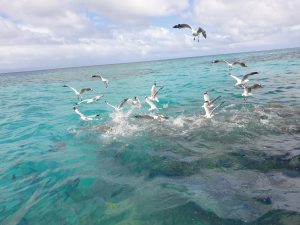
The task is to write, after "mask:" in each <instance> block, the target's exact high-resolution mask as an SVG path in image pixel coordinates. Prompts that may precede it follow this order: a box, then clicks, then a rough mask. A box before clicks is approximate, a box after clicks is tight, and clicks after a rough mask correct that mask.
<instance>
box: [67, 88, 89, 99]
mask: <svg viewBox="0 0 300 225" xmlns="http://www.w3.org/2000/svg"><path fill="white" fill-rule="evenodd" d="M63 87H68V88H70V89H71V90H72V91H74V93H75V95H76V96H77V98H78V99H81V95H82V94H83V93H84V92H87V91H92V89H91V88H82V89H81V90H80V92H79V91H77V90H76V89H75V88H73V87H71V86H68V85H63Z"/></svg>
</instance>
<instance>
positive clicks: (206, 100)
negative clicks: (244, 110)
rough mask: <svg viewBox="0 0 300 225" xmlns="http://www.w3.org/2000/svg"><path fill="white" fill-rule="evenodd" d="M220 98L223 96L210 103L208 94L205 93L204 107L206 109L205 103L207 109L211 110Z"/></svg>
mask: <svg viewBox="0 0 300 225" xmlns="http://www.w3.org/2000/svg"><path fill="white" fill-rule="evenodd" d="M219 98H221V96H218V97H216V98H215V99H213V100H212V101H210V99H209V95H208V93H207V92H205V93H204V95H203V99H204V104H203V106H202V107H203V108H204V105H205V103H207V105H206V107H207V108H209V109H210V108H211V107H212V106H214V102H215V101H217V100H218V99H219Z"/></svg>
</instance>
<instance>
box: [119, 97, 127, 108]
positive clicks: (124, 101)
mask: <svg viewBox="0 0 300 225" xmlns="http://www.w3.org/2000/svg"><path fill="white" fill-rule="evenodd" d="M128 99H129V98H124V99H123V100H122V101H121V103H120V105H119V107H118V108H119V109H121V108H122V107H123V106H124V104H125V103H126V102H127V100H128Z"/></svg>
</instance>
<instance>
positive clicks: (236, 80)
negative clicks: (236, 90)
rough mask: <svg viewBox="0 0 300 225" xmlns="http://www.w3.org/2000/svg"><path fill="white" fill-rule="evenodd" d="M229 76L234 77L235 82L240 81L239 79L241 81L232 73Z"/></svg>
mask: <svg viewBox="0 0 300 225" xmlns="http://www.w3.org/2000/svg"><path fill="white" fill-rule="evenodd" d="M230 76H231V77H232V78H233V79H235V80H236V81H237V82H240V81H241V79H240V78H238V77H236V76H234V75H232V74H230Z"/></svg>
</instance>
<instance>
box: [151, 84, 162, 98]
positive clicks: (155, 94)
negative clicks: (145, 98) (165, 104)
mask: <svg viewBox="0 0 300 225" xmlns="http://www.w3.org/2000/svg"><path fill="white" fill-rule="evenodd" d="M163 88H164V86H161V87H160V88H159V89H158V90H157V91H156V92H155V93H154V95H153V96H152V97H153V98H155V97H156V96H157V94H158V92H159V91H160V90H161V89H163Z"/></svg>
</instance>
